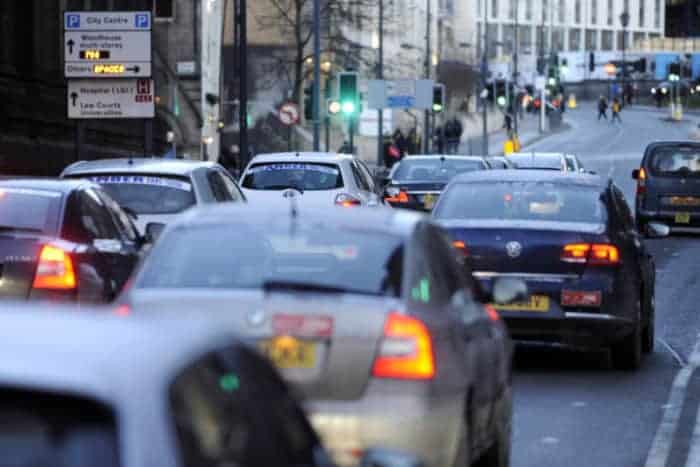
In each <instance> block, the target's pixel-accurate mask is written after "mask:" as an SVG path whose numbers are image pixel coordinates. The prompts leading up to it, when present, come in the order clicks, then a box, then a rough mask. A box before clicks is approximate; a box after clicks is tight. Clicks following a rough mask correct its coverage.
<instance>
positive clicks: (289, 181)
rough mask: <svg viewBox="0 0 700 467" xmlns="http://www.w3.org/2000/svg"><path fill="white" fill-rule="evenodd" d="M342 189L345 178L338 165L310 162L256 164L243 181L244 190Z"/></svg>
mask: <svg viewBox="0 0 700 467" xmlns="http://www.w3.org/2000/svg"><path fill="white" fill-rule="evenodd" d="M342 187H343V177H342V175H341V173H340V168H339V167H338V166H337V165H335V164H314V163H308V162H299V163H286V162H285V163H270V164H256V165H254V166H252V167H251V168H250V169H248V171H247V172H246V175H245V179H244V180H243V188H250V189H253V190H286V189H287V188H296V189H298V190H303V191H320V190H335V189H337V188H342Z"/></svg>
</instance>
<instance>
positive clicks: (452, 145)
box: [447, 117, 464, 154]
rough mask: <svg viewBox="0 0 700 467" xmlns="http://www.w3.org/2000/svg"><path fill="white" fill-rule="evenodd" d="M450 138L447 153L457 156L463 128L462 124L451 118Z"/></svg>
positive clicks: (455, 118)
mask: <svg viewBox="0 0 700 467" xmlns="http://www.w3.org/2000/svg"><path fill="white" fill-rule="evenodd" d="M451 127H452V128H451V136H450V139H449V141H448V147H447V151H448V152H449V153H450V154H457V153H458V152H459V146H460V144H461V142H462V135H463V134H464V126H463V125H462V122H461V121H460V120H459V119H458V118H457V117H453V118H452V120H451Z"/></svg>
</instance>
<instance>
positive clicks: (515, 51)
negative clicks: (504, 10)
mask: <svg viewBox="0 0 700 467" xmlns="http://www.w3.org/2000/svg"><path fill="white" fill-rule="evenodd" d="M519 6H520V2H519V1H517V0H516V1H515V34H514V36H515V37H514V39H515V44H514V45H513V92H514V94H515V96H513V97H514V98H515V101H514V102H515V105H511V106H510V107H511V110H512V112H513V131H514V132H515V137H516V138H517V137H518V115H519V114H520V109H519V106H520V102H519V100H518V96H520V93H519V92H518V75H519V73H518V52H519V47H520V41H519V36H518V29H519V27H520V26H519V22H520V11H519V10H520V8H519ZM508 103H509V104H510V101H509V102H508Z"/></svg>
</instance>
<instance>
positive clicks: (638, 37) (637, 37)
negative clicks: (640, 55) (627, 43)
mask: <svg viewBox="0 0 700 467" xmlns="http://www.w3.org/2000/svg"><path fill="white" fill-rule="evenodd" d="M644 36H645V34H644V33H643V32H635V33H634V36H633V37H634V39H633V43H632V47H634V48H637V47H640V46H641V45H642V42H644V39H645V37H644Z"/></svg>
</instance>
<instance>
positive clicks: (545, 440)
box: [540, 436, 559, 444]
mask: <svg viewBox="0 0 700 467" xmlns="http://www.w3.org/2000/svg"><path fill="white" fill-rule="evenodd" d="M540 442H541V443H542V444H559V438H555V437H554V436H545V437H544V438H542V439H541V440H540Z"/></svg>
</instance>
